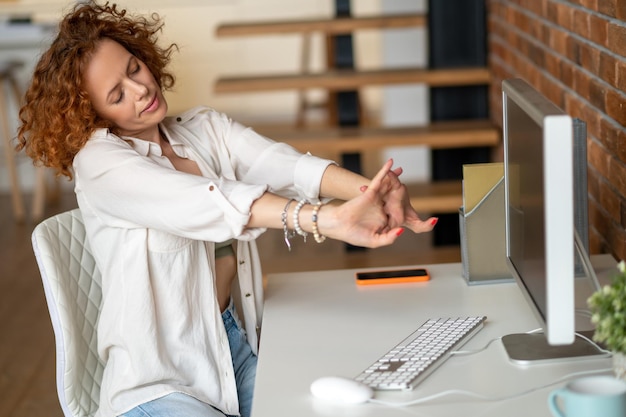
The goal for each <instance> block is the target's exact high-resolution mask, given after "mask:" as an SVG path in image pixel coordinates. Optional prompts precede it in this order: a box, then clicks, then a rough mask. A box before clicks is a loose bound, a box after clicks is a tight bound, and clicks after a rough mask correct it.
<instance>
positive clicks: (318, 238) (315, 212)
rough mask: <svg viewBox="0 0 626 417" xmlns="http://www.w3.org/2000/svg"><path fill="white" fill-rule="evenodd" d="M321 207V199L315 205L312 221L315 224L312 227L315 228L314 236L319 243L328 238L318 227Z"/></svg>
mask: <svg viewBox="0 0 626 417" xmlns="http://www.w3.org/2000/svg"><path fill="white" fill-rule="evenodd" d="M321 207H322V202H321V201H320V202H318V203H317V204H316V205H315V206H313V214H312V216H311V222H312V223H313V225H312V226H311V228H312V229H313V238H314V239H315V241H316V242H317V243H322V242H323V241H325V240H326V236H324V235H321V234H320V231H319V229H318V227H317V213H318V212H319V211H320V208H321Z"/></svg>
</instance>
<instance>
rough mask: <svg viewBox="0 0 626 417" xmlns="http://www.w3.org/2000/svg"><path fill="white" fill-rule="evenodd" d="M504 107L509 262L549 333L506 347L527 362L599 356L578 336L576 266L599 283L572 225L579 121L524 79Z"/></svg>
mask: <svg viewBox="0 0 626 417" xmlns="http://www.w3.org/2000/svg"><path fill="white" fill-rule="evenodd" d="M502 100H503V133H504V182H505V229H506V230H505V245H506V262H507V265H508V267H509V270H510V272H511V274H512V275H513V277H514V278H515V280H516V282H517V283H518V286H519V288H520V289H521V290H522V293H523V294H524V296H525V298H526V300H527V301H528V304H529V306H530V307H531V309H532V310H533V312H534V313H535V315H536V317H537V318H538V320H539V322H540V323H541V326H542V330H543V331H542V332H541V333H535V334H519V335H507V336H505V337H504V338H503V343H504V345H505V348H506V350H507V353H508V354H509V357H510V358H511V359H512V360H514V361H517V362H521V363H532V362H535V361H540V360H556V359H565V358H571V357H581V355H583V356H584V355H595V354H598V353H599V351H598V350H597V348H596V347H595V346H594V345H593V344H591V343H589V342H587V341H586V340H584V339H580V338H578V337H576V318H575V310H576V307H575V298H576V295H575V284H576V283H575V280H576V278H575V269H576V268H575V264H576V259H581V260H582V261H583V262H582V263H583V266H585V271H586V272H587V274H586V276H588V280H591V281H594V282H595V280H594V276H593V269H592V268H590V267H589V260H588V255H587V252H586V251H585V248H584V247H583V246H584V245H582V244H581V241H580V239H579V238H577V236H576V231H575V226H574V224H575V221H574V172H575V167H574V156H573V149H574V146H573V130H574V129H573V120H572V118H571V117H570V116H569V115H567V114H566V113H565V112H564V111H563V110H561V109H560V108H558V107H557V106H555V105H554V104H553V103H552V102H550V101H549V100H548V99H547V98H545V97H544V96H542V95H541V94H540V93H539V92H538V91H536V90H535V89H534V88H533V87H531V86H530V85H529V84H527V83H526V82H525V81H523V80H521V79H510V80H505V81H503V83H502Z"/></svg>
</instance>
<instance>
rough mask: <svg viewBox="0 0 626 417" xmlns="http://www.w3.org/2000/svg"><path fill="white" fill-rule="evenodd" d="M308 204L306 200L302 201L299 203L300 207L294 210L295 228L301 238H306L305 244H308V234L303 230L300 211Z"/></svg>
mask: <svg viewBox="0 0 626 417" xmlns="http://www.w3.org/2000/svg"><path fill="white" fill-rule="evenodd" d="M306 203H307V201H306V200H305V199H302V200H300V201H298V205H297V206H296V208H295V209H294V210H293V228H294V230H295V231H296V233H297V234H299V235H300V236H302V237H303V238H304V241H305V242H306V237H307V232H305V231H304V230H302V228H301V227H300V219H299V216H300V209H301V208H302V206H304V205H305V204H306Z"/></svg>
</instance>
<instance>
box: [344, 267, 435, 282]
mask: <svg viewBox="0 0 626 417" xmlns="http://www.w3.org/2000/svg"><path fill="white" fill-rule="evenodd" d="M429 279H430V274H429V273H428V270H427V269H425V268H414V269H398V270H380V271H363V272H357V273H356V283H357V284H358V285H377V284H400V283H404V282H424V281H428V280H429Z"/></svg>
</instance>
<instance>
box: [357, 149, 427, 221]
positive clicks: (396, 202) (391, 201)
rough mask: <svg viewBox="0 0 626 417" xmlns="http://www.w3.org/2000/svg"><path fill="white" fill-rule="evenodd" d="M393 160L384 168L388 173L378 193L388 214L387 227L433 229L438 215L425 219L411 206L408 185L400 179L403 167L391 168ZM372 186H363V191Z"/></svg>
mask: <svg viewBox="0 0 626 417" xmlns="http://www.w3.org/2000/svg"><path fill="white" fill-rule="evenodd" d="M392 165H393V160H391V159H390V160H388V161H387V162H386V163H385V165H383V169H386V171H387V172H386V175H385V177H384V178H383V179H382V181H381V182H380V186H379V188H378V195H379V197H380V199H381V200H382V202H383V209H384V211H385V213H386V214H387V216H388V224H387V227H388V228H389V229H393V228H395V227H406V228H408V229H410V230H412V231H413V232H415V233H423V232H429V231H431V230H432V229H433V228H434V227H435V225H436V224H437V220H438V219H437V218H436V217H430V218H428V219H427V220H425V221H423V220H422V219H420V217H419V215H418V214H417V212H416V211H415V209H414V208H413V206H411V200H410V198H409V194H408V191H407V188H406V186H405V185H404V184H403V183H402V182H401V181H400V179H399V176H400V175H401V174H402V168H395V169H393V170H392V169H391V166H392ZM369 188H370V187H366V186H364V187H362V188H361V191H366V190H367V189H369Z"/></svg>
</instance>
